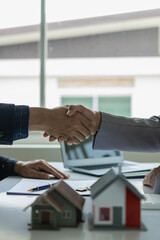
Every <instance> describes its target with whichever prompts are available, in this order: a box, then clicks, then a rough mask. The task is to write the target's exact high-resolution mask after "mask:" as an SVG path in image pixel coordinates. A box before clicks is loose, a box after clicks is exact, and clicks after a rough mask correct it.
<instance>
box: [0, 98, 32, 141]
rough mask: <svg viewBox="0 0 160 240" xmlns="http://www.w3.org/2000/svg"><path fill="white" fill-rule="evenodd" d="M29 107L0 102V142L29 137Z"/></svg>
mask: <svg viewBox="0 0 160 240" xmlns="http://www.w3.org/2000/svg"><path fill="white" fill-rule="evenodd" d="M28 121H29V107H28V106H23V105H17V106H16V105H14V104H5V103H1V104H0V144H8V145H11V144H12V143H13V141H15V140H18V139H22V138H27V137H28Z"/></svg>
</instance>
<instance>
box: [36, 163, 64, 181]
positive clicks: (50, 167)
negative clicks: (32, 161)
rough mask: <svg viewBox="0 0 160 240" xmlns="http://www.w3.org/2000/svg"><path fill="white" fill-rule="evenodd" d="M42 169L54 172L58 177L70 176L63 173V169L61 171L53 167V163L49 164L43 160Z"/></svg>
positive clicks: (46, 171) (50, 172)
mask: <svg viewBox="0 0 160 240" xmlns="http://www.w3.org/2000/svg"><path fill="white" fill-rule="evenodd" d="M39 164H40V166H39V167H40V169H39V170H40V171H44V172H45V173H48V174H52V175H53V176H55V177H56V178H65V179H67V178H69V175H67V174H64V173H62V172H61V171H59V170H58V169H56V168H54V167H52V166H51V165H49V164H48V163H47V162H46V161H44V160H42V161H41V162H40V163H39Z"/></svg>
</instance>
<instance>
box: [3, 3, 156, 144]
mask: <svg viewBox="0 0 160 240" xmlns="http://www.w3.org/2000/svg"><path fill="white" fill-rule="evenodd" d="M42 2H43V3H44V5H42V10H43V11H42V12H43V14H41V3H42ZM117 4H118V5H117ZM0 6H1V7H0V36H1V37H0V89H1V102H6V103H7V102H8V103H9V102H14V103H15V104H26V105H30V106H39V105H40V104H41V105H43V104H42V103H44V104H45V106H46V107H51V108H53V107H56V106H59V105H61V104H62V105H63V104H83V105H85V106H87V107H89V108H92V109H94V110H100V111H106V112H109V113H113V114H120V115H123V116H135V117H149V116H150V114H156V113H157V112H158V111H159V109H158V105H155V102H158V101H159V91H158V89H159V82H160V70H159V67H158V66H159V65H160V58H159V56H160V41H159V36H160V34H159V33H160V21H159V20H160V17H159V16H160V10H159V3H157V1H154V0H153V1H152V3H147V2H146V1H141V2H140V1H139V0H135V1H133V2H132V3H130V1H126V0H120V1H118V3H117V1H116V0H112V1H109V0H94V1H92V0H79V1H75V0H67V1H66V0H55V1H53V0H43V1H39V0H34V1H32V0H28V1H26V0H14V1H10V0H0ZM17 6H18V7H17ZM44 6H45V7H44ZM62 6H63V8H62ZM84 6H85V7H84ZM91 6H92V7H91ZM106 6H107V7H106ZM115 6H116V7H115ZM31 9H32V11H31ZM66 9H67V10H66ZM151 9H152V11H150V10H151ZM136 11H139V12H138V13H137V12H136ZM135 12H136V13H135ZM45 13H46V24H45V17H44V16H45ZM146 19H147V21H146ZM41 21H42V25H44V26H46V31H47V34H44V33H43V30H44V29H43V28H41V26H40V22H41ZM42 29H43V30H42ZM40 33H42V34H41V36H43V37H44V38H43V44H42V45H41V46H43V48H44V49H46V54H45V56H46V59H45V57H44V59H42V58H43V57H41V56H40V49H41V50H42V48H40V44H39V43H40ZM45 36H47V39H46V37H45ZM40 59H41V63H42V65H41V66H43V70H44V71H42V67H41V68H40ZM42 60H43V61H42ZM45 60H46V61H45ZM40 69H41V71H40ZM45 69H46V71H45ZM43 72H44V76H42V75H43ZM40 73H41V74H40ZM45 73H46V74H45ZM45 75H46V77H45ZM40 77H41V81H40V79H39V78H40ZM40 82H41V84H40ZM153 93H154V95H153ZM148 96H150V97H148ZM142 109H143V111H142ZM40 138H41V135H40V137H38V140H39V139H40ZM36 139H37V138H36ZM36 141H37V140H36Z"/></svg>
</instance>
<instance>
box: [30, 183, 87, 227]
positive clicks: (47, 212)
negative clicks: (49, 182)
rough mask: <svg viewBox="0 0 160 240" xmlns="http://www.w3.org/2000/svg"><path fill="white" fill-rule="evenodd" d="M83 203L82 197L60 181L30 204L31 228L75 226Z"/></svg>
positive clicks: (80, 216) (79, 217)
mask: <svg viewBox="0 0 160 240" xmlns="http://www.w3.org/2000/svg"><path fill="white" fill-rule="evenodd" d="M83 205H84V198H83V197H82V196H80V195H79V194H78V193H76V192H75V191H74V190H73V189H72V188H70V186H68V185H67V184H66V183H65V182H64V181H60V182H58V183H57V184H55V185H54V186H53V187H52V188H50V189H49V190H48V191H46V192H45V193H44V194H42V195H41V196H39V197H38V198H37V199H36V200H35V201H34V202H33V203H32V204H31V205H30V206H31V207H32V229H56V228H60V227H75V226H77V224H78V223H79V222H80V221H81V220H82V209H83ZM28 207H29V206H28Z"/></svg>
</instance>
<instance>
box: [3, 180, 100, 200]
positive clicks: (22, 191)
mask: <svg viewBox="0 0 160 240" xmlns="http://www.w3.org/2000/svg"><path fill="white" fill-rule="evenodd" d="M58 181H60V180H41V179H31V178H22V180H21V181H20V182H18V183H17V184H16V185H15V186H14V187H12V188H11V189H10V190H9V191H8V192H7V194H16V195H40V194H43V193H44V192H45V191H46V190H47V189H45V190H41V191H36V192H29V191H28V190H29V189H31V188H35V187H38V186H43V185H47V184H50V183H56V182H58ZM63 181H65V182H66V183H67V184H68V185H69V186H70V187H71V188H73V189H74V190H76V189H77V188H80V187H82V188H85V187H90V186H91V185H92V184H93V183H95V181H96V180H81V181H79V180H78V181H72V180H63ZM78 193H79V194H80V195H83V196H88V195H90V191H89V190H87V191H85V192H79V191H78Z"/></svg>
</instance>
